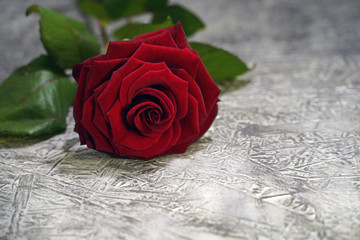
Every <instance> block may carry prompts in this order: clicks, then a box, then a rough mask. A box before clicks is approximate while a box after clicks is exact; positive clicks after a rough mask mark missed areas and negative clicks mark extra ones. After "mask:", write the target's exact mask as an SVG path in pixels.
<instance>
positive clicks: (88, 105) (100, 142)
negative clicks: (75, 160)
mask: <svg viewBox="0 0 360 240" xmlns="http://www.w3.org/2000/svg"><path fill="white" fill-rule="evenodd" d="M94 100H95V97H94V96H91V97H90V98H89V99H87V100H86V102H85V103H84V107H83V114H82V118H81V124H82V125H83V127H84V128H85V129H86V131H87V132H88V133H89V134H90V135H91V137H92V139H93V141H94V144H95V146H94V148H95V149H96V150H99V151H105V152H109V153H113V152H114V148H113V147H112V146H111V145H110V143H109V141H108V139H107V138H106V137H105V136H103V135H102V134H101V132H99V131H98V130H97V128H96V127H95V126H94V125H93V123H92V119H94V116H93V113H94V105H95V101H94Z"/></svg>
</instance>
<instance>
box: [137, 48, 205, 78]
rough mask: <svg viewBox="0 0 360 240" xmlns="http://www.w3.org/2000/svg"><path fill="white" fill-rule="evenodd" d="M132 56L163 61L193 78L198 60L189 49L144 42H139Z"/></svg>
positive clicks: (144, 59) (152, 60)
mask: <svg viewBox="0 0 360 240" xmlns="http://www.w3.org/2000/svg"><path fill="white" fill-rule="evenodd" d="M132 57H133V58H137V59H139V60H142V61H144V62H150V63H156V62H165V63H166V65H168V66H169V68H183V69H184V70H185V71H187V72H188V73H189V74H190V76H191V77H193V78H194V77H195V75H196V70H197V65H198V62H199V61H200V58H199V57H198V56H196V55H194V54H193V53H192V52H191V51H190V50H189V49H186V48H185V49H177V48H169V47H162V46H154V45H149V44H146V43H143V44H141V46H140V47H139V48H138V49H137V51H136V52H135V53H134V54H133V56H132Z"/></svg>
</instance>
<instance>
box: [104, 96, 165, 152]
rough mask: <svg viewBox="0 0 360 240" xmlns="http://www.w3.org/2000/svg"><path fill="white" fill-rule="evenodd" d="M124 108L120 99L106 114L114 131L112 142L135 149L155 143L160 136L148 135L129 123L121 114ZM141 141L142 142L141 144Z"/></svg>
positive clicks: (141, 148) (142, 148)
mask: <svg viewBox="0 0 360 240" xmlns="http://www.w3.org/2000/svg"><path fill="white" fill-rule="evenodd" d="M121 111H122V108H121V105H120V102H119V101H116V102H115V104H114V106H113V107H112V108H111V109H110V110H109V112H108V113H107V114H106V115H107V117H108V119H109V124H110V127H111V133H112V139H111V140H112V143H113V144H114V145H115V146H119V145H123V146H125V147H127V148H129V149H133V150H144V149H147V148H149V147H151V146H152V145H154V144H155V143H156V142H157V141H158V139H159V138H160V136H158V137H146V136H143V135H141V134H140V133H138V132H137V131H136V130H135V129H134V128H131V127H130V126H128V125H127V122H126V119H125V118H124V117H123V116H122V114H121ZM139 142H141V144H139Z"/></svg>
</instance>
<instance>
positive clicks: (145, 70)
mask: <svg viewBox="0 0 360 240" xmlns="http://www.w3.org/2000/svg"><path fill="white" fill-rule="evenodd" d="M73 77H74V78H75V80H76V81H77V82H78V89H77V93H76V98H75V103H74V118H75V122H76V125H75V129H74V130H75V131H76V132H77V133H78V134H79V136H80V142H81V144H87V146H88V147H90V148H93V149H96V150H98V151H102V152H106V153H109V154H111V155H116V156H121V157H129V158H140V159H150V158H153V157H157V156H160V155H164V154H170V153H178V152H185V151H186V149H187V147H188V146H189V145H190V144H191V143H193V142H194V141H196V140H197V139H199V138H200V137H201V136H202V135H203V134H204V133H205V132H206V131H207V129H208V128H209V127H210V125H211V123H212V122H213V120H214V118H215V116H216V114H217V110H218V107H217V102H218V100H219V99H218V95H219V93H220V90H219V88H218V87H217V86H216V85H215V83H214V81H213V80H212V79H211V77H210V76H209V74H208V73H207V71H206V69H205V67H204V64H203V63H202V61H201V59H200V58H199V56H198V54H197V52H196V51H194V50H191V48H190V45H189V44H188V42H187V40H186V36H185V34H184V31H183V29H182V27H181V24H180V23H178V24H176V25H174V26H171V27H168V28H165V29H161V30H158V31H154V32H150V33H146V34H143V35H140V36H137V37H135V38H134V39H133V40H130V41H120V42H110V45H109V47H108V50H107V53H106V54H104V55H99V56H96V57H93V58H90V59H88V60H86V61H84V62H83V63H81V64H76V65H75V66H74V69H73Z"/></svg>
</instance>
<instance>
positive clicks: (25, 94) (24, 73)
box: [0, 56, 76, 137]
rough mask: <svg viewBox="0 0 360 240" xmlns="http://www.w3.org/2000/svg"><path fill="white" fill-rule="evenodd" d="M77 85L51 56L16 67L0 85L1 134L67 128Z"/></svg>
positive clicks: (42, 132)
mask: <svg viewBox="0 0 360 240" xmlns="http://www.w3.org/2000/svg"><path fill="white" fill-rule="evenodd" d="M75 90H76V86H75V84H74V83H73V82H72V80H71V79H69V78H67V77H66V76H64V72H63V70H62V69H60V68H59V67H58V66H56V65H55V64H54V63H53V61H52V60H51V58H50V57H48V56H40V57H38V58H36V59H34V60H33V61H32V62H30V63H29V64H28V65H26V66H23V67H21V68H18V69H17V70H15V72H14V73H13V74H12V75H10V76H9V78H7V79H6V80H5V82H4V83H3V84H2V85H1V86H0V136H1V137H14V136H15V137H18V136H34V137H39V136H44V135H46V136H48V135H52V134H55V133H59V132H61V131H63V130H65V128H66V122H65V118H66V115H67V113H68V109H69V107H70V106H71V105H72V103H73V100H74V96H75Z"/></svg>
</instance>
